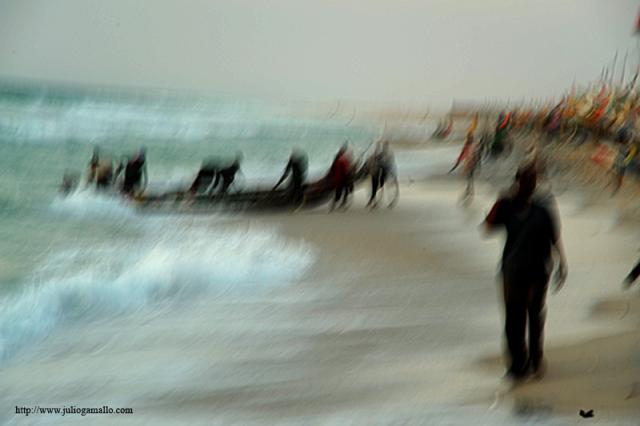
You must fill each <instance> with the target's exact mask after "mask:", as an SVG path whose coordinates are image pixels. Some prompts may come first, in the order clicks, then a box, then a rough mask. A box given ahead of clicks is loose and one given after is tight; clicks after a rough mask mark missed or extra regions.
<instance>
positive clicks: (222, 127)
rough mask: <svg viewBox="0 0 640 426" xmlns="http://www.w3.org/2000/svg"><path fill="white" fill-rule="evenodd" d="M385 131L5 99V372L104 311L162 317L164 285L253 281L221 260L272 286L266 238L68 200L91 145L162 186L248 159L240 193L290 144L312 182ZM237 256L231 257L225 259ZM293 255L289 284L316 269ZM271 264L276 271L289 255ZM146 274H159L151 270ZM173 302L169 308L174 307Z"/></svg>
mask: <svg viewBox="0 0 640 426" xmlns="http://www.w3.org/2000/svg"><path fill="white" fill-rule="evenodd" d="M378 133H379V129H378V128H376V127H375V126H370V125H363V124H350V125H345V123H344V120H333V121H332V120H329V119H323V118H314V119H310V118H305V117H302V116H301V115H299V114H296V111H295V110H293V109H292V108H290V107H283V106H273V105H267V104H265V103H260V102H256V101H248V100H244V101H237V100H230V99H212V98H202V97H195V96H193V97H188V96H180V97H178V96H175V95H173V96H170V95H160V94H155V95H154V94H151V95H150V94H145V95H144V96H143V95H131V94H122V93H114V92H107V91H91V90H83V91H74V90H56V89H51V88H46V87H28V86H26V87H16V86H11V87H4V88H3V87H0V216H1V218H2V221H1V222H0V241H1V243H0V363H2V362H5V361H6V360H7V359H9V358H11V356H12V355H13V354H14V353H16V352H17V351H20V350H22V349H23V347H24V346H26V341H27V340H28V341H30V342H33V341H34V339H36V341H37V339H39V338H44V337H46V336H47V335H48V334H49V333H51V332H52V331H53V330H56V329H57V328H58V327H59V326H60V325H61V324H66V323H68V322H69V321H70V320H71V319H74V320H82V321H84V320H88V319H89V318H90V317H91V316H92V312H94V311H95V310H96V308H97V307H98V306H99V307H101V308H103V307H105V306H107V307H108V306H113V307H114V310H116V311H117V310H119V309H122V308H124V307H125V306H128V305H129V304H130V302H131V300H130V299H131V298H135V297H139V298H140V300H138V301H135V303H133V305H135V306H142V305H144V306H147V305H153V302H152V299H154V298H156V296H157V294H156V293H157V292H159V291H161V290H159V289H161V288H164V287H163V286H175V288H174V289H173V290H172V291H175V292H178V293H179V292H181V291H183V290H185V289H186V288H187V287H190V286H192V287H193V288H200V287H207V286H210V285H221V286H228V285H233V283H234V282H235V281H237V280H238V274H240V275H242V274H244V273H245V272H246V271H233V270H230V269H228V268H229V265H228V264H225V265H222V264H221V263H220V262H217V263H216V262H211V260H214V259H215V260H219V259H222V258H224V259H228V258H229V257H230V256H231V257H233V260H234V262H235V261H237V262H238V265H237V267H238V268H240V267H245V266H246V265H248V264H249V263H251V265H250V266H251V268H257V270H255V271H254V272H255V273H258V274H263V273H264V274H265V275H267V276H268V275H269V271H268V269H269V266H268V263H269V262H268V261H265V263H264V265H263V266H264V268H265V270H264V271H263V270H262V269H260V268H261V267H262V266H261V265H262V264H261V262H260V261H255V259H254V258H253V257H252V256H254V255H255V253H256V252H255V250H256V249H257V248H259V247H263V246H264V247H275V246H277V245H278V244H279V241H280V237H279V236H278V235H277V233H273V232H271V231H269V230H262V229H256V230H254V231H252V232H251V233H246V232H243V233H242V236H239V234H238V233H237V232H233V231H225V232H217V233H211V232H210V231H209V228H210V227H211V220H206V219H200V220H196V221H194V220H193V219H184V218H179V217H172V218H163V219H153V218H151V219H150V218H144V217H141V216H140V215H138V214H137V213H136V212H134V211H133V210H131V209H130V208H129V207H128V206H126V205H124V204H122V203H121V202H120V201H118V200H116V199H111V198H105V197H100V196H98V195H96V194H94V193H93V192H92V191H91V190H88V191H85V192H82V193H78V194H74V195H73V196H71V197H69V198H67V199H61V198H60V197H59V196H58V192H57V191H58V186H59V184H60V182H61V178H62V175H63V173H65V172H66V171H73V172H76V173H82V172H84V168H85V167H86V165H87V163H88V160H89V158H90V156H91V152H92V150H93V148H94V146H100V148H101V150H102V152H103V153H105V154H108V155H111V156H112V157H113V158H115V159H118V158H120V157H121V156H123V155H128V154H130V153H132V152H134V151H135V150H137V149H138V148H139V147H140V146H145V147H146V148H147V152H148V172H149V180H150V187H152V188H162V187H164V186H166V185H171V184H180V183H184V182H188V181H189V180H191V179H192V178H193V177H194V175H195V173H196V172H197V169H198V167H199V165H200V163H201V161H202V159H204V158H206V157H208V156H212V155H215V156H220V157H229V158H231V157H233V156H234V155H235V153H236V152H237V151H242V152H243V153H244V161H243V164H242V171H243V177H242V179H239V185H244V186H251V185H254V184H259V183H265V182H273V181H274V180H275V179H277V177H278V175H279V173H281V172H282V169H283V167H284V165H285V163H286V161H287V159H288V155H289V153H290V150H291V149H292V147H293V146H298V147H301V148H303V149H304V150H305V151H306V152H307V153H308V155H309V159H310V175H311V176H312V177H313V176H318V175H320V174H322V173H324V171H325V170H326V168H327V167H328V166H329V164H330V162H331V159H332V157H333V155H334V153H335V151H336V150H337V148H338V147H339V146H340V144H342V142H343V141H344V140H349V141H350V142H351V143H352V144H353V146H354V148H355V149H362V148H363V147H366V146H368V145H369V144H370V143H371V141H372V140H374V139H375V138H376V137H377V136H378ZM220 220H221V221H223V220H224V218H220ZM220 223H222V222H220ZM219 226H221V227H223V226H224V225H223V224H221V225H219ZM169 229H170V230H171V232H172V233H171V234H170V235H169V234H168V233H167V232H168V230H169ZM205 237H206V238H205ZM198 244H202V245H203V247H204V249H200V248H197V247H199V246H198ZM229 244H231V245H232V247H233V250H230V251H229V250H227V249H226V248H224V247H226V246H227V245H229ZM190 250H191V251H190ZM216 250H221V251H223V250H224V253H218V252H216ZM234 250H235V251H234ZM291 250H293V251H292V252H291V253H289V254H290V255H289V256H288V259H289V260H290V264H289V269H285V270H284V272H283V273H284V275H285V276H288V275H296V274H298V273H299V272H300V271H301V270H302V269H304V267H305V265H307V263H308V259H307V253H306V251H305V250H304V249H302V250H301V251H300V250H299V247H298V248H296V249H295V250H294V249H291ZM160 252H162V254H159V253H160ZM185 252H186V253H190V255H189V256H186V255H184V254H185ZM261 255H262V256H265V258H266V259H267V260H274V259H279V256H281V253H277V252H276V251H269V250H267V251H266V252H263V253H261ZM163 256H164V257H163ZM221 256H222V257H221ZM296 256H298V257H299V262H298V261H297V260H296V259H297V257H296ZM165 257H166V258H167V259H170V261H171V262H173V264H172V265H173V266H171V267H170V268H169V269H168V270H165V271H164V272H163V274H157V273H156V272H155V269H154V268H152V267H151V265H154V264H155V263H154V262H157V261H158V260H157V259H158V258H162V259H164V258H165ZM250 261H251V262H250ZM194 263H195V264H194ZM232 265H233V262H232ZM165 266H166V265H165ZM200 267H202V268H204V269H206V271H207V273H206V274H203V275H208V276H211V275H213V276H215V277H216V280H215V281H216V282H215V283H214V284H211V280H210V279H203V280H200V279H199V278H198V274H197V272H196V273H194V272H193V271H192V270H191V269H195V270H196V271H197V270H198V268H200ZM145 268H150V269H149V274H148V275H145V274H144V273H142V272H140V270H143V271H144V270H146V269H145ZM131 276H135V279H133V278H131ZM240 281H242V280H240ZM182 287H184V288H182ZM140 289H142V294H139V291H140ZM145 289H146V290H145ZM145 291H146V293H145ZM137 292H138V293H137ZM169 293H171V292H169ZM169 293H167V294H165V295H164V296H163V297H166V298H168V299H171V297H172V296H171V295H170V294H169ZM107 314H108V313H107Z"/></svg>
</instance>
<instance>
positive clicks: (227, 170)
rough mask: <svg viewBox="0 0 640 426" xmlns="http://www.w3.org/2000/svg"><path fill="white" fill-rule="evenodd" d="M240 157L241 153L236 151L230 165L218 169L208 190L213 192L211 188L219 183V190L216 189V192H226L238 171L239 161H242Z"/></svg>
mask: <svg viewBox="0 0 640 426" xmlns="http://www.w3.org/2000/svg"><path fill="white" fill-rule="evenodd" d="M242 157H243V156H242V153H241V152H238V153H237V154H236V158H235V160H234V161H233V163H231V165H230V166H227V167H223V168H220V169H218V171H217V173H216V177H215V179H214V181H213V185H212V187H211V190H210V192H213V190H214V189H215V188H217V187H218V184H220V190H219V191H218V193H219V194H226V193H227V191H228V190H229V187H230V186H231V184H232V183H233V182H234V181H235V179H236V174H237V173H238V172H239V171H240V163H241V162H242Z"/></svg>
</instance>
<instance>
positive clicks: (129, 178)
mask: <svg viewBox="0 0 640 426" xmlns="http://www.w3.org/2000/svg"><path fill="white" fill-rule="evenodd" d="M122 169H124V179H123V182H122V193H123V194H125V195H133V194H134V192H135V191H136V190H139V189H140V188H144V187H145V186H146V185H147V165H146V150H145V148H140V151H138V153H137V154H136V155H135V156H134V157H133V158H131V159H130V160H129V161H127V164H126V165H123V164H120V166H119V167H118V170H117V171H116V177H117V176H118V175H119V174H120V171H121V170H122ZM143 181H144V184H143V183H142V182H143Z"/></svg>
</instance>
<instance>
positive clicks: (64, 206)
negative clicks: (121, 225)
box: [51, 190, 135, 219]
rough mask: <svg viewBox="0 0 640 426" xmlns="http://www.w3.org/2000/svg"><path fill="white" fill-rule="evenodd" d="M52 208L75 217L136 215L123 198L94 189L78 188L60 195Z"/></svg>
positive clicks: (123, 216) (124, 216) (54, 210)
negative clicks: (65, 194)
mask: <svg viewBox="0 0 640 426" xmlns="http://www.w3.org/2000/svg"><path fill="white" fill-rule="evenodd" d="M51 209H52V211H53V212H55V213H58V214H62V215H65V216H70V217H74V218H101V219H104V218H107V217H111V218H126V217H132V216H134V215H135V210H134V209H133V208H132V207H131V205H130V204H127V202H126V201H124V200H123V199H122V198H120V197H115V196H113V195H109V194H99V193H96V192H95V191H93V190H86V191H83V190H78V191H75V192H73V193H71V194H69V195H67V196H64V197H63V196H59V197H57V198H55V199H54V200H53V202H52V203H51Z"/></svg>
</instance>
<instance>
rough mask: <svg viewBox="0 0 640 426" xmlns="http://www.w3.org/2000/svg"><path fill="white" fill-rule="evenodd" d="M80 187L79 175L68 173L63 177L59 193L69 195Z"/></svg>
mask: <svg viewBox="0 0 640 426" xmlns="http://www.w3.org/2000/svg"><path fill="white" fill-rule="evenodd" d="M77 186H78V175H77V174H76V173H72V172H66V173H65V174H64V176H62V183H61V184H60V188H59V191H60V193H61V194H62V195H69V194H70V193H72V192H73V191H74V190H75V189H76V187H77Z"/></svg>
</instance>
